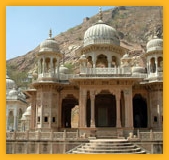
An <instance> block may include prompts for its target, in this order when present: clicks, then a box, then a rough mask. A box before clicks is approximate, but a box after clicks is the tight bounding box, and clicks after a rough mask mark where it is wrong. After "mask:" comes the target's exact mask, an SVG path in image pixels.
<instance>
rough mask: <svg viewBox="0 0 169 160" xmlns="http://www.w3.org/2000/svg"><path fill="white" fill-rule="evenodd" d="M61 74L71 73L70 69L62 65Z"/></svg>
mask: <svg viewBox="0 0 169 160" xmlns="http://www.w3.org/2000/svg"><path fill="white" fill-rule="evenodd" d="M59 73H60V74H68V73H69V69H68V68H67V67H65V66H64V65H63V64H62V65H61V66H60V68H59Z"/></svg>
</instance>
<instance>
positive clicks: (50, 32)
mask: <svg viewBox="0 0 169 160" xmlns="http://www.w3.org/2000/svg"><path fill="white" fill-rule="evenodd" d="M49 38H52V29H50V30H49Z"/></svg>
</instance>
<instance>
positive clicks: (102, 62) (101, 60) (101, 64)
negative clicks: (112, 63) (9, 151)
mask: <svg viewBox="0 0 169 160" xmlns="http://www.w3.org/2000/svg"><path fill="white" fill-rule="evenodd" d="M96 67H98V68H107V67H108V60H107V57H106V56H105V55H103V54H101V55H99V56H98V57H97V61H96Z"/></svg>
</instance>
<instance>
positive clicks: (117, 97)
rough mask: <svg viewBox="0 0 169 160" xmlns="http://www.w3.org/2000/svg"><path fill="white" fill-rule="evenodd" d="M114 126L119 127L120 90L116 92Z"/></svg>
mask: <svg viewBox="0 0 169 160" xmlns="http://www.w3.org/2000/svg"><path fill="white" fill-rule="evenodd" d="M116 127H117V128H120V127H121V118H120V90H118V91H117V92H116Z"/></svg>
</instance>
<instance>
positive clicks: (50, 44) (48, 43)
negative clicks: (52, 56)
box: [39, 38, 59, 53]
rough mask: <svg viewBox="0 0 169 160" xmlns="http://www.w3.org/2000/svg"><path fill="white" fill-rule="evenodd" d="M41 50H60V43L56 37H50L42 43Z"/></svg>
mask: <svg viewBox="0 0 169 160" xmlns="http://www.w3.org/2000/svg"><path fill="white" fill-rule="evenodd" d="M39 52H54V53H55V52H56V53H58V52H59V45H58V44H57V42H56V41H55V39H54V38H48V39H46V40H45V41H44V42H42V43H41V44H40V50H39Z"/></svg>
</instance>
